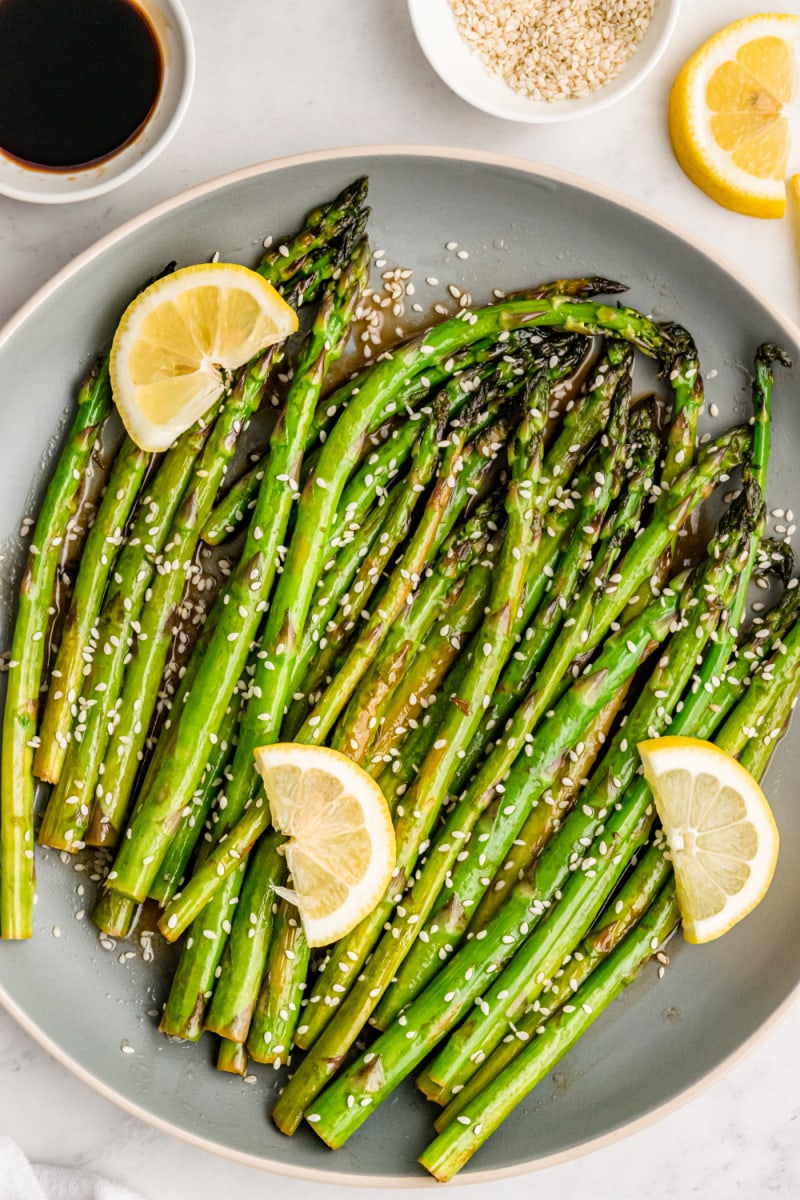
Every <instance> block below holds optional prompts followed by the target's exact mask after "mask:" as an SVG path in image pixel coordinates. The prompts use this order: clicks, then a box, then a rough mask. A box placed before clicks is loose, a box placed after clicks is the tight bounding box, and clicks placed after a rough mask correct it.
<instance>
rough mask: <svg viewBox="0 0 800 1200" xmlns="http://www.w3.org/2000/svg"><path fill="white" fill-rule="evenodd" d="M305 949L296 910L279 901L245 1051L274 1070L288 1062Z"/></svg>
mask: <svg viewBox="0 0 800 1200" xmlns="http://www.w3.org/2000/svg"><path fill="white" fill-rule="evenodd" d="M308 957H309V949H308V943H307V942H306V939H305V935H304V934H303V927H302V925H301V924H300V919H299V917H298V916H297V909H296V908H295V907H294V905H293V904H290V903H289V901H288V900H281V901H280V903H279V905H278V911H277V913H276V916H275V929H274V932H273V937H272V943H271V945H270V951H269V961H268V964H267V973H266V975H265V976H264V982H263V984H262V987H261V991H260V993H259V996H258V1002H257V1004H256V1008H255V1012H254V1013H253V1020H252V1023H251V1026H250V1033H249V1036H248V1038H247V1051H248V1053H249V1055H250V1057H251V1058H253V1059H255V1061H256V1062H260V1063H272V1064H273V1065H274V1066H275V1069H276V1070H277V1069H278V1067H280V1066H282V1065H283V1063H284V1062H286V1059H287V1058H288V1056H289V1054H290V1052H291V1048H292V1038H293V1035H294V1030H295V1026H296V1025H297V1021H298V1018H299V1015H300V1004H301V1001H302V996H303V989H304V988H305V978H306V972H307V969H308Z"/></svg>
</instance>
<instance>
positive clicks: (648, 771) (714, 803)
mask: <svg viewBox="0 0 800 1200" xmlns="http://www.w3.org/2000/svg"><path fill="white" fill-rule="evenodd" d="M639 754H640V756H641V759H642V765H643V767H644V774H645V778H646V780H647V782H648V783H649V785H650V787H651V789H652V792H653V797H654V799H655V805H656V810H657V812H658V815H659V817H660V818H661V824H662V826H663V828H664V833H665V835H666V839H667V843H668V845H669V850H670V857H671V859H672V865H673V868H674V870H675V885H676V890H677V894H678V903H679V905H680V909H681V916H682V918H683V930H684V935H685V937H686V940H687V941H689V942H695V943H700V942H710V941H713V940H714V938H718V937H721V936H722V934H723V933H725V932H727V930H729V929H730V928H731V927H732V926H733V925H735V924H736V923H737V922H738V921H741V919H742V917H745V916H747V914H748V913H749V912H751V911H752V909H754V908H755V906H756V905H757V904H758V902H759V900H761V899H762V898H763V896H764V894H765V893H766V891H767V888H768V887H769V885H770V882H771V880H772V876H773V874H774V871H775V864H776V862H777V858H778V829H777V826H776V824H775V819H774V817H773V816H772V812H771V810H770V807H769V804H768V803H767V800H766V797H765V796H764V793H763V792H762V790H761V788H760V787H759V785H758V784H757V783H756V781H755V779H754V778H753V776H752V775H751V774H750V773H749V771H747V770H745V768H744V767H743V766H742V765H741V764H740V763H739V762H737V761H736V759H735V758H733V757H732V756H731V755H730V754H728V753H726V751H724V750H720V748H719V747H718V746H715V745H713V743H711V742H703V741H700V740H698V739H696V738H687V737H662V738H654V739H652V740H651V741H647V742H640V743H639Z"/></svg>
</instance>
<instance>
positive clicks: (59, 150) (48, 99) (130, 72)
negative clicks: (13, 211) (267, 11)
mask: <svg viewBox="0 0 800 1200" xmlns="http://www.w3.org/2000/svg"><path fill="white" fill-rule="evenodd" d="M193 81H194V46H193V42H192V35H191V31H190V29H189V23H188V20H187V18H186V14H185V12H184V10H183V8H182V6H181V4H180V0H0V194H4V195H6V196H11V197H14V198H15V199H19V200H30V201H34V202H38V203H65V202H69V201H74V200H84V199H87V198H88V197H90V196H97V195H100V194H101V193H102V192H106V191H109V190H110V189H111V188H114V187H118V186H119V185H120V184H121V183H124V182H125V181H126V180H127V179H130V178H131V176H133V175H135V174H136V173H137V172H139V171H141V170H142V169H143V168H144V167H145V166H146V165H147V164H148V163H149V162H151V161H152V160H153V159H154V158H155V157H156V155H157V154H159V153H160V151H161V150H163V149H164V147H165V146H166V144H167V142H168V141H169V140H170V138H171V137H172V135H173V134H174V133H175V131H176V129H177V128H178V125H179V124H180V121H181V119H182V117H183V115H184V113H185V111H186V107H187V105H188V103H189V97H190V94H191V89H192V83H193Z"/></svg>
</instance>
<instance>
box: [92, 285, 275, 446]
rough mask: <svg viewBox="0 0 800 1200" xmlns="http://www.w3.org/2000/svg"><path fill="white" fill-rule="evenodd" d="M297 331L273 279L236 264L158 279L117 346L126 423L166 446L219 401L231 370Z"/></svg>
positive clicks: (141, 442)
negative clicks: (262, 276)
mask: <svg viewBox="0 0 800 1200" xmlns="http://www.w3.org/2000/svg"><path fill="white" fill-rule="evenodd" d="M296 329H297V314H296V313H295V312H294V311H293V310H292V309H291V308H290V307H289V305H288V304H287V303H286V301H285V300H283V299H282V297H281V296H280V295H279V294H278V293H277V292H276V291H275V288H274V287H273V286H272V284H270V283H267V281H266V279H262V278H261V276H260V275H259V274H257V273H256V272H255V271H250V270H249V269H248V268H247V267H242V266H239V265H238V264H236V263H201V264H199V265H198V266H194V267H183V268H182V269H181V270H179V271H175V272H173V274H172V275H165V276H163V278H161V279H157V280H156V281H155V283H152V284H151V285H150V286H149V287H148V288H145V289H144V291H142V292H140V293H139V295H138V296H137V297H136V299H135V300H133V301H132V302H131V304H129V305H128V307H127V308H126V310H125V312H124V313H123V314H122V320H121V321H120V323H119V326H118V328H117V332H116V333H115V334H114V341H113V343H112V346H111V362H110V370H111V387H112V390H113V394H114V401H115V403H116V405H117V408H118V409H119V413H120V416H121V417H122V420H123V422H124V424H125V428H126V429H127V431H128V433H129V434H130V436H131V437H132V439H133V440H134V442H136V444H137V446H140V447H141V448H142V449H143V450H166V448H167V447H168V446H170V445H171V444H172V443H173V442H174V441H175V438H176V437H178V436H179V434H181V433H183V432H184V430H186V429H188V428H189V426H190V425H193V424H194V422H195V421H197V420H198V419H199V418H200V417H202V416H203V414H204V413H206V412H208V410H209V408H211V406H212V405H213V404H214V402H215V401H216V400H218V399H219V397H220V395H221V394H222V392H223V390H224V388H225V386H226V383H227V382H228V379H229V375H230V372H231V371H235V370H236V368H237V367H241V366H242V365H243V364H244V363H246V362H248V361H249V360H250V359H251V358H253V357H254V355H256V354H258V352H259V351H260V350H264V349H266V347H267V346H271V345H273V343H275V342H279V341H282V340H283V338H286V337H288V336H289V334H291V333H294V331H295V330H296Z"/></svg>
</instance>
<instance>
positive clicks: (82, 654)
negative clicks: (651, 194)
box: [33, 438, 152, 783]
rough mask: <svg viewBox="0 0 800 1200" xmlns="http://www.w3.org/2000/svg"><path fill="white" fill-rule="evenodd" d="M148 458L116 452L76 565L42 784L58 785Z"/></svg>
mask: <svg viewBox="0 0 800 1200" xmlns="http://www.w3.org/2000/svg"><path fill="white" fill-rule="evenodd" d="M151 460H152V455H151V454H149V453H148V452H147V451H146V450H140V449H139V447H138V446H136V445H135V444H134V443H133V442H132V441H131V440H130V438H126V439H125V441H124V442H123V444H122V446H121V448H120V449H119V451H118V452H117V455H116V458H115V460H114V465H113V467H112V469H111V475H110V476H109V480H108V484H107V486H106V490H105V494H104V496H103V499H102V500H101V502H100V506H99V508H98V510H97V514H96V516H95V519H94V522H93V524H92V527H91V529H90V530H89V536H88V537H87V539H86V545H85V547H84V551H83V555H82V557H81V565H80V569H79V571H78V576H77V579H76V580H75V585H74V587H73V590H72V598H71V600H70V606H69V611H68V613H67V617H66V620H65V622H64V628H63V630H62V633H61V643H60V645H59V648H58V654H57V656H56V661H55V665H54V667H53V669H52V671H51V679H52V681H53V682H52V685H51V687H50V691H49V693H48V697H47V704H46V705H45V710H44V715H43V717H42V723H41V727H40V729H39V747H38V749H37V751H36V754H35V756H34V760H33V770H34V774H35V775H37V776H38V778H39V779H43V780H45V781H46V782H47V783H58V780H59V776H60V775H61V768H62V766H63V763H64V759H65V757H66V753H67V744H68V740H69V737H70V734H71V731H72V725H73V720H74V717H75V715H76V713H77V703H78V696H79V694H80V689H81V684H82V682H83V673H84V666H85V664H86V656H87V652H88V649H89V647H90V643H91V638H92V630H93V629H94V627H95V622H96V621H97V617H98V614H99V612H100V605H101V602H102V599H103V594H104V592H105V589H106V585H107V583H108V579H109V576H110V574H111V571H112V569H113V566H114V561H115V559H116V556H117V550H118V547H119V546H120V545H121V544H122V536H123V533H124V531H125V527H126V525H127V522H128V518H129V517H130V514H131V511H132V509H133V506H134V504H135V502H136V497H137V496H138V494H139V488H140V487H141V484H142V480H143V479H144V476H145V472H146V471H147V468H148V466H149V464H150V462H151Z"/></svg>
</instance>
